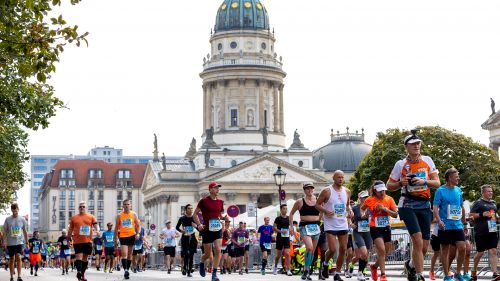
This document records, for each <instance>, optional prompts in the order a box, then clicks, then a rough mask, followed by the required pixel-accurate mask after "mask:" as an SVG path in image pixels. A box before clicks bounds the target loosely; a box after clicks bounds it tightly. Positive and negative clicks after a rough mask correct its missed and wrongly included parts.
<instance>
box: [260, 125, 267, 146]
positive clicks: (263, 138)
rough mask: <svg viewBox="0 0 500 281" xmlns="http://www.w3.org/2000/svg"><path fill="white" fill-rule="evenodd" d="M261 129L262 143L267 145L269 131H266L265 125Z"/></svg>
mask: <svg viewBox="0 0 500 281" xmlns="http://www.w3.org/2000/svg"><path fill="white" fill-rule="evenodd" d="M261 131H262V144H263V145H267V135H268V134H269V133H268V132H267V129H266V127H264V128H262V129H261Z"/></svg>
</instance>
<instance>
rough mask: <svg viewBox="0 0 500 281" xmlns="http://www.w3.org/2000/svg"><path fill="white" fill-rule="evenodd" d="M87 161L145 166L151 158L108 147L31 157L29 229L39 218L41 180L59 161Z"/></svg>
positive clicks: (34, 227) (35, 226)
mask: <svg viewBox="0 0 500 281" xmlns="http://www.w3.org/2000/svg"><path fill="white" fill-rule="evenodd" d="M70 159H82V160H83V159H88V160H103V161H106V162H108V163H126V164H144V165H146V164H147V163H148V161H149V160H152V159H153V157H152V156H124V155H123V149H119V148H113V147H109V146H103V147H94V148H92V149H90V151H89V152H88V153H87V154H86V155H72V154H71V155H32V156H31V188H30V190H31V198H30V203H31V211H30V216H29V223H30V229H32V230H35V229H38V228H39V226H40V224H39V218H40V206H39V201H38V198H39V192H40V187H41V186H42V180H43V178H44V176H45V174H46V173H49V172H50V171H51V170H52V169H53V168H54V166H55V164H56V163H57V161H59V160H70Z"/></svg>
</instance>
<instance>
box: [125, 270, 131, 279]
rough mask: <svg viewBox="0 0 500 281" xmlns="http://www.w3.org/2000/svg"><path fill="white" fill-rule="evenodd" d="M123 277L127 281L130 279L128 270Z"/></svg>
mask: <svg viewBox="0 0 500 281" xmlns="http://www.w3.org/2000/svg"><path fill="white" fill-rule="evenodd" d="M123 277H124V278H125V279H129V278H130V273H128V270H125V273H124V274H123Z"/></svg>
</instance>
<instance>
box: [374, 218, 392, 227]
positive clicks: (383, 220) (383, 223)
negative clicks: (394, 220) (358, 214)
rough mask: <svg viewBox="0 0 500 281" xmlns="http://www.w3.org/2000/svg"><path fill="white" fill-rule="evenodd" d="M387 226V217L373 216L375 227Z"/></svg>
mask: <svg viewBox="0 0 500 281" xmlns="http://www.w3.org/2000/svg"><path fill="white" fill-rule="evenodd" d="M386 226H389V217H387V216H385V217H376V218H375V227H386Z"/></svg>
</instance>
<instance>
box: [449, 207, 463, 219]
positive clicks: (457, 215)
mask: <svg viewBox="0 0 500 281" xmlns="http://www.w3.org/2000/svg"><path fill="white" fill-rule="evenodd" d="M447 218H448V219H449V220H454V221H458V220H460V219H461V218H462V207H460V206H457V205H448V216H447Z"/></svg>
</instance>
